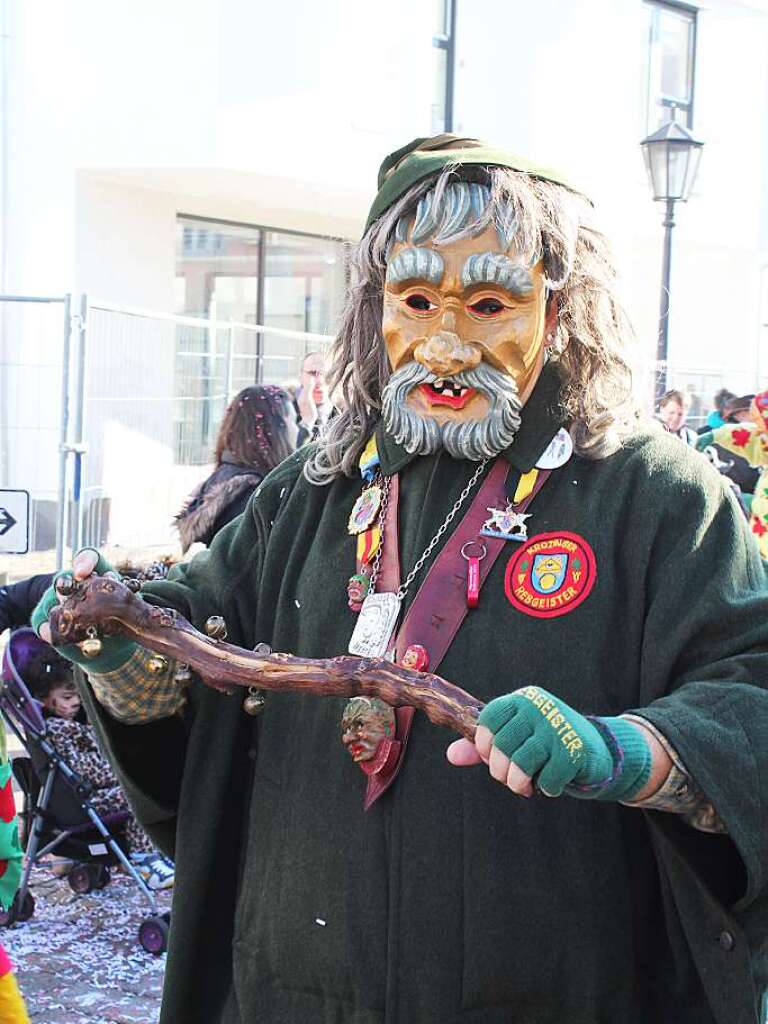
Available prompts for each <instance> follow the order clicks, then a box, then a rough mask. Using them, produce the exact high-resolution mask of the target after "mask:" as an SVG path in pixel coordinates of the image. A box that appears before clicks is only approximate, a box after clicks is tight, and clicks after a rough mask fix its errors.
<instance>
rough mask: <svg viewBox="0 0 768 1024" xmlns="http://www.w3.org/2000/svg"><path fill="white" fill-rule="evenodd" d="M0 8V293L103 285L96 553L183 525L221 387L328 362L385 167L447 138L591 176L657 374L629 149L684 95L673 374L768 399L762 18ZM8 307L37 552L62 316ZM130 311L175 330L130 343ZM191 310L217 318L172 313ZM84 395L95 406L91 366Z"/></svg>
mask: <svg viewBox="0 0 768 1024" xmlns="http://www.w3.org/2000/svg"><path fill="white" fill-rule="evenodd" d="M1 9H2V15H3V27H2V36H3V40H4V49H3V58H2V71H3V74H2V86H1V88H2V96H0V102H1V103H2V137H1V142H0V144H1V145H2V165H1V167H0V176H1V181H0V185H1V189H0V202H1V203H2V211H1V212H2V235H1V236H0V256H1V261H2V262H1V268H0V269H1V273H2V285H1V289H0V290H2V292H3V293H4V294H5V295H13V296H43V295H46V296H62V295H64V294H65V293H71V294H73V295H75V296H79V295H80V294H81V293H86V294H87V296H88V298H89V300H90V303H91V307H93V308H92V309H91V308H90V307H89V308H88V316H87V319H88V324H87V328H88V331H89V333H88V340H87V346H88V347H87V351H86V356H87V367H86V371H85V382H86V386H85V391H86V399H87V402H90V404H87V405H86V407H85V410H84V439H85V441H86V443H87V444H88V446H89V447H88V452H87V454H85V455H84V456H83V460H82V467H83V479H82V483H83V487H82V494H80V492H78V497H79V498H80V499H81V503H82V504H81V508H80V511H79V512H78V515H80V516H82V517H84V521H85V523H86V528H85V530H84V532H81V534H80V536H81V538H82V539H86V540H93V541H94V542H98V543H107V542H110V541H112V542H115V543H126V544H127V543H128V541H127V540H125V541H120V540H118V539H117V536H118V535H120V536H122V537H124V538H127V537H128V536H129V535H130V534H131V530H133V531H134V534H135V536H134V538H133V539H139V541H140V543H141V544H146V543H149V540H150V538H156V539H157V542H158V543H159V544H163V543H170V540H171V536H172V535H171V533H170V532H169V531H170V526H169V509H170V508H171V507H172V505H173V503H174V502H176V501H177V500H178V499H179V497H180V496H181V495H183V494H184V493H185V491H186V490H187V489H188V487H189V486H190V484H191V483H193V482H194V481H195V480H197V479H199V478H200V476H201V475H202V473H201V467H202V466H203V465H204V464H205V463H206V462H207V460H208V459H209V458H210V443H211V440H212V438H213V436H215V428H216V425H217V422H218V417H219V416H220V414H221V412H222V411H223V408H224V406H225V404H226V399H227V398H228V397H231V394H232V390H233V389H234V390H236V389H237V388H238V387H241V386H243V385H244V384H245V383H249V382H252V381H253V380H257V379H260V380H274V381H279V382H284V383H288V382H289V381H290V380H291V379H293V378H295V375H296V370H297V366H298V361H299V359H300V357H301V355H303V353H304V352H306V351H308V350H310V349H311V348H312V347H316V346H317V345H319V344H320V343H321V342H320V341H319V340H317V341H315V340H313V339H315V338H319V336H323V335H332V334H333V332H334V329H335V327H336V325H337V322H338V316H339V312H340V309H341V305H342V302H343V297H344V291H345V287H346V280H347V279H346V254H347V248H346V246H347V243H348V241H349V240H354V239H356V238H358V237H359V234H360V231H361V228H362V225H363V222H364V219H365V214H366V211H367V207H368V204H369V203H370V200H371V198H372V195H373V192H374V189H375V181H376V171H377V167H378V164H379V162H380V160H381V158H382V157H383V155H385V154H386V153H387V152H389V151H391V150H392V149H395V148H397V147H399V146H401V145H403V144H404V143H405V142H407V141H408V140H409V139H411V138H413V137H415V136H419V135H429V134H433V133H435V132H437V131H440V130H443V129H445V128H448V129H451V130H453V131H455V132H457V133H459V134H463V135H471V136H477V137H480V138H484V139H487V140H489V141H492V142H494V143H496V144H498V145H501V146H505V147H507V148H508V149H510V150H513V151H516V152H520V153H521V154H524V155H527V156H530V157H532V158H534V159H536V160H539V161H541V162H542V163H545V164H549V165H555V166H559V167H562V168H563V169H565V170H567V171H568V172H569V173H570V174H571V175H572V177H573V178H575V179H577V180H579V181H581V182H583V183H584V186H585V188H586V190H587V191H589V193H590V194H591V195H592V197H593V198H594V200H595V203H596V207H597V214H598V217H600V218H601V219H602V221H603V223H604V224H605V226H606V228H607V230H608V233H609V234H610V235H611V236H612V238H613V240H614V243H615V247H616V249H617V251H618V256H619V262H620V264H621V266H622V269H623V271H624V292H625V297H626V302H627V306H628V309H629V311H630V314H631V316H632V318H633V320H634V322H635V325H636V328H637V333H638V339H639V343H640V348H641V351H642V353H643V356H644V359H645V362H646V364H648V365H650V363H651V362H652V361H653V359H654V358H655V346H656V337H657V328H658V310H659V290H660V274H661V247H662V227H661V221H662V207H661V204H654V203H653V202H652V200H651V198H650V192H649V188H648V183H647V180H646V176H645V170H644V167H643V162H642V158H641V152H640V148H639V142H640V140H641V139H642V138H643V137H644V136H645V135H646V134H648V133H649V132H650V131H652V130H653V129H655V128H656V127H657V126H658V124H659V122H660V119H663V118H665V117H666V115H667V113H668V110H669V104H670V103H675V104H676V105H677V108H678V111H677V116H678V118H679V119H681V120H684V121H685V122H687V124H688V126H689V127H690V129H691V131H692V132H693V134H694V135H695V136H696V137H697V138H700V139H701V140H703V141H704V143H705V148H704V155H703V159H702V163H701V169H700V174H699V178H698V181H697V185H696V188H695V191H694V195H693V197H692V198H691V200H690V202H688V203H687V204H678V208H677V226H676V228H675V232H674V250H673V265H672V279H671V307H670V321H669V335H670V347H669V362H670V374H669V382H670V384H675V385H678V384H679V385H682V386H684V387H687V388H688V389H689V390H691V391H692V392H693V394H694V397H695V399H696V400H697V401H698V402H699V405H700V408H702V409H703V406H702V405H701V403H710V402H711V397H712V393H713V392H714V390H715V389H716V388H717V387H719V386H727V387H730V388H731V389H732V390H733V391H735V392H737V393H744V392H747V391H754V390H755V389H756V388H757V387H758V386H760V385H763V384H765V383H766V373H768V361H766V359H765V357H764V353H763V349H764V347H765V344H766V333H767V330H768V329H767V328H766V321H768V272H766V270H765V268H766V266H768V206H767V204H766V195H768V192H767V190H766V181H767V176H768V117H767V116H766V114H767V113H768V111H767V110H766V100H767V97H768V71H767V70H766V69H767V68H768V61H767V60H766V57H767V56H768V3H766V2H758V0H753V2H747V0H743V2H737V0H710V2H708V3H707V4H706V6H704V5H699V4H697V3H687V4H678V3H667V2H656V0H653V2H651V0H588V2H587V0H537V2H536V3H531V4H513V3H511V2H510V0H410V2H406V0H390V2H389V3H388V4H387V5H386V6H385V7H383V6H382V5H381V4H379V3H374V2H373V0H333V2H330V0H329V2H328V3H325V4H317V3H314V2H310V0H293V2H291V3H287V4H283V5H276V4H274V3H267V2H266V0H184V2H183V3H182V2H181V0H154V2H152V3H149V2H148V0H135V2H134V3H132V4H131V5H127V6H126V5H122V4H117V3H116V2H115V0H100V2H96V0H80V2H79V3H77V4H69V5H64V4H60V3H57V2H55V0H2V5H1ZM0 307H1V308H0V312H2V321H1V322H2V327H3V332H2V340H1V344H2V348H1V349H0V372H2V379H0V487H17V488H25V489H28V490H30V491H31V493H32V497H33V500H34V502H35V503H36V507H37V508H38V511H39V522H38V524H37V526H36V530H35V534H36V536H35V538H33V546H34V547H38V548H40V547H46V546H50V540H51V530H52V527H51V522H52V520H51V515H52V511H51V510H52V507H53V504H55V499H56V492H57V486H58V472H59V470H58V463H57V459H58V442H59V432H60V429H61V398H60V395H61V381H60V364H61V345H62V340H61V339H62V332H61V329H60V319H59V313H60V310H59V309H58V308H57V309H56V310H55V311H54V310H52V309H45V310H44V309H43V308H42V307H40V308H38V307H34V309H33V310H32V309H29V308H27V307H25V308H24V310H23V311H22V310H20V308H19V307H18V306H11V305H10V304H8V303H2V304H0ZM116 310H123V311H124V312H122V313H121V312H117V311H116ZM138 310H140V311H144V312H150V313H152V314H156V315H157V316H156V318H155V319H154V320H153V319H152V318H149V317H143V318H142V319H141V321H139V319H137V318H136V317H135V316H134V315H133V313H134V312H135V311H138ZM173 315H182V316H184V317H193V318H203V319H204V320H206V321H208V322H209V326H208V327H196V326H195V325H194V323H191V322H190V323H187V322H184V323H181V322H179V321H171V320H166V321H163V320H162V319H161V317H162V316H165V317H171V316H173ZM210 321H215V322H216V324H217V325H218V324H225V325H226V324H227V323H229V322H235V323H237V324H246V325H248V324H250V325H254V324H258V325H263V326H266V327H269V328H272V329H281V330H283V331H289V332H296V333H295V335H282V336H281V335H278V334H271V335H270V334H267V333H259V332H255V331H253V332H249V331H247V330H245V329H244V328H243V329H240V328H237V329H235V328H232V329H227V328H226V327H223V328H222V327H219V326H215V327H212V326H210ZM75 326H76V327H79V326H80V325H79V324H76V325H75ZM238 332H239V333H238ZM301 332H305V333H304V334H303V335H302V334H301ZM76 335H77V331H76V332H75V335H74V336H73V337H75V338H76ZM73 344H74V343H73ZM75 349H76V345H75V346H74V349H73V350H75ZM233 353H234V357H233ZM233 358H234V361H233ZM649 379H650V378H649ZM71 383H72V385H73V389H74V390H75V391H76V389H77V379H76V374H75V376H74V377H73V380H72V382H71ZM3 410H5V411H4V412H3ZM72 475H73V474H72V469H71V467H70V470H69V476H68V483H67V493H68V494H69V495H70V498H71V495H72V487H73V482H72ZM137 489H138V491H140V492H141V493H142V495H143V500H142V502H141V503H137V500H136V495H137ZM89 503H90V505H91V506H92V507H91V511H90V512H88V511H87V508H86V506H87V505H88V504H89ZM137 504H141V505H142V508H143V509H144V511H143V512H139V511H137ZM46 508H47V509H48V513H47V514H44V513H45V509H46ZM140 521H141V522H142V523H143V525H140ZM120 523H125V526H122V527H120V528H118V524H120ZM129 524H130V525H129ZM137 524H139V525H137ZM139 526H140V528H139ZM2 557H3V556H1V555H0V560H1V559H2Z"/></svg>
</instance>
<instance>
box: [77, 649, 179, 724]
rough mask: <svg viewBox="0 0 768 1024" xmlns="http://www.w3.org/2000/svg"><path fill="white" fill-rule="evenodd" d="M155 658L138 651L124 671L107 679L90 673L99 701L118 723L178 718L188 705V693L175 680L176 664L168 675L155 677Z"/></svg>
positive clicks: (115, 671) (166, 671)
mask: <svg viewBox="0 0 768 1024" xmlns="http://www.w3.org/2000/svg"><path fill="white" fill-rule="evenodd" d="M151 657H152V652H151V651H148V650H147V649H146V648H144V647H137V648H136V650H135V651H134V652H133V654H132V655H131V657H130V658H129V659H128V661H126V662H125V664H123V665H121V666H120V668H116V669H115V670H114V671H112V672H105V673H104V674H103V675H97V674H96V673H89V675H88V679H89V681H90V684H91V687H92V688H93V692H94V694H95V696H96V700H98V702H99V704H101V705H102V707H104V708H106V710H107V711H108V712H109V713H110V715H112V717H113V718H115V719H117V721H118V722H124V723H125V724H126V725H141V724H143V723H145V722H154V721H156V720H157V719H158V718H169V717H170V716H171V715H175V714H176V713H177V712H178V711H181V709H182V708H183V707H184V705H185V704H186V701H187V695H186V692H185V689H184V687H183V686H181V685H179V683H177V682H176V680H175V679H174V672H175V671H176V662H175V661H171V660H169V662H168V668H167V669H166V670H165V672H161V673H159V674H154V673H152V672H150V671H149V669H148V668H147V662H148V660H149V659H150V658H151Z"/></svg>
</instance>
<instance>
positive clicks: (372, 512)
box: [347, 484, 384, 535]
mask: <svg viewBox="0 0 768 1024" xmlns="http://www.w3.org/2000/svg"><path fill="white" fill-rule="evenodd" d="M383 496H384V492H383V491H382V489H381V487H379V485H378V484H374V485H373V486H372V487H366V488H365V490H364V491H363V493H362V494H361V495H360V497H359V498H358V499H357V501H356V502H355V504H354V505H353V506H352V512H351V513H350V516H349V522H348V523H347V530H348V531H349V532H350V533H351V534H353V535H354V534H358V533H365V531H366V530H368V529H369V528H370V527H371V526H373V524H374V523H375V522H376V516H377V515H378V514H379V509H380V508H381V499H382V498H383Z"/></svg>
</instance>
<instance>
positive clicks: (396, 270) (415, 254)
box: [387, 247, 445, 285]
mask: <svg viewBox="0 0 768 1024" xmlns="http://www.w3.org/2000/svg"><path fill="white" fill-rule="evenodd" d="M444 270H445V264H444V262H443V257H442V256H441V255H440V253H438V252H435V250H434V249H425V248H418V247H409V248H407V249H401V250H400V252H399V253H398V254H397V256H395V258H394V259H393V260H392V261H391V262H390V263H389V265H388V266H387V282H388V283H389V284H398V283H399V282H400V281H408V280H410V279H411V278H420V279H423V280H425V281H430V282H431V283H432V284H434V285H438V284H440V282H441V281H442V279H443V272H444Z"/></svg>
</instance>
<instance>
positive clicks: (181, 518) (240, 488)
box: [176, 384, 298, 551]
mask: <svg viewBox="0 0 768 1024" xmlns="http://www.w3.org/2000/svg"><path fill="white" fill-rule="evenodd" d="M297 433H298V428H297V425H296V415H295V411H294V408H293V404H292V402H291V399H290V397H289V396H288V394H287V393H286V392H285V391H283V389H282V388H278V387H275V386H273V385H270V384H268V385H259V386H253V387H249V388H243V390H242V391H241V392H240V393H239V394H238V395H236V396H235V398H234V399H233V400H232V402H231V403H230V404H229V407H228V408H227V411H226V412H225V413H224V419H223V420H222V422H221V427H220V428H219V434H218V437H217V439H216V468H215V469H214V471H213V473H211V475H210V476H209V477H208V479H207V480H204V481H203V483H201V484H200V485H199V486H198V487H196V488H195V490H194V491H193V492H192V494H190V496H189V498H188V499H187V501H186V503H185V505H184V507H183V508H182V510H181V511H180V512H179V514H178V515H177V516H176V527H177V529H178V531H179V536H180V537H181V550H182V551H187V550H188V548H190V547H191V546H192V545H193V544H194V543H196V542H200V543H202V544H210V543H211V541H212V540H213V538H214V536H215V535H216V533H218V531H219V530H220V529H221V528H222V526H226V525H227V523H229V522H230V521H231V520H232V519H234V518H235V517H236V516H239V515H240V513H241V512H242V511H243V509H244V508H245V506H246V504H247V502H248V499H249V498H250V496H251V494H253V492H254V491H255V490H256V488H257V487H258V486H259V484H260V483H261V481H262V480H263V479H264V477H265V476H266V475H267V473H269V472H270V470H272V469H274V468H275V466H277V465H279V464H280V463H281V462H282V461H283V459H287V458H288V456H289V455H290V454H291V452H292V451H294V450H295V448H296V438H297Z"/></svg>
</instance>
